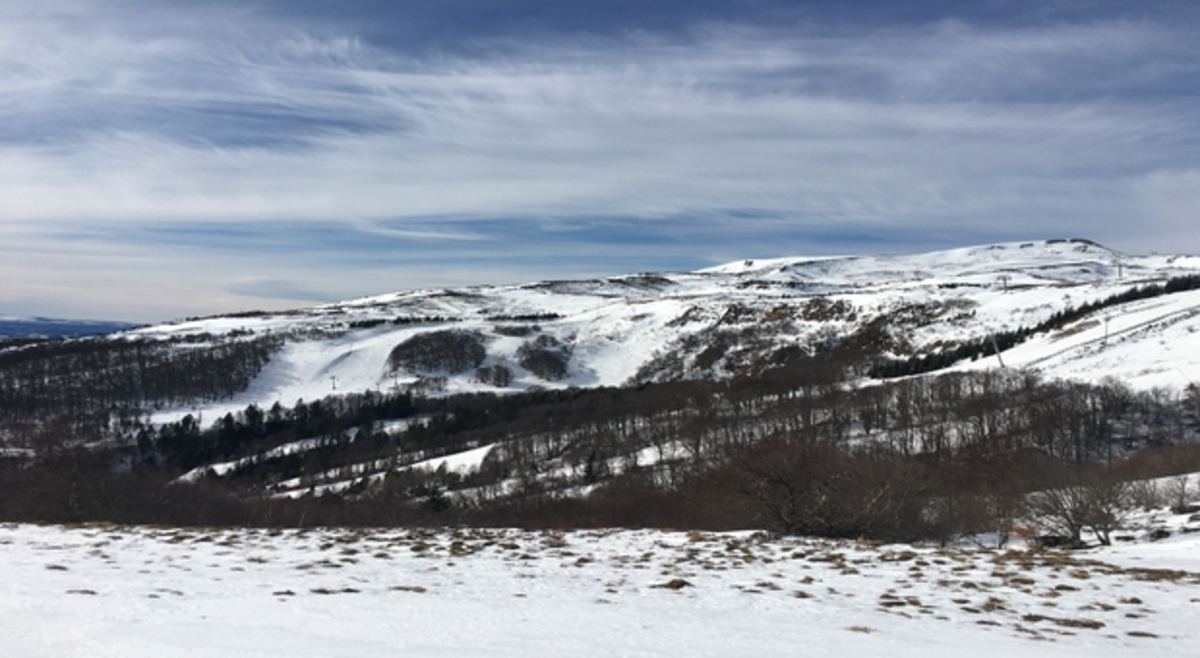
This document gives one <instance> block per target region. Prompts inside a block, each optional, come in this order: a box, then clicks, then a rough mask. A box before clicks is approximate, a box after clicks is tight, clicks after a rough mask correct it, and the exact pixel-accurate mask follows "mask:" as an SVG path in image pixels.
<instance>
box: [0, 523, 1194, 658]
mask: <svg viewBox="0 0 1200 658" xmlns="http://www.w3.org/2000/svg"><path fill="white" fill-rule="evenodd" d="M1195 537H1196V535H1194V534H1192V535H1183V536H1180V537H1178V538H1176V539H1172V540H1168V541H1164V542H1160V543H1156V544H1144V543H1134V544H1129V545H1125V546H1120V547H1114V548H1112V549H1106V550H1089V551H1084V552H1081V553H1071V554H1058V553H1030V552H1026V551H1023V550H1014V551H1010V552H1004V551H995V550H987V549H979V548H950V549H940V548H936V547H911V546H901V545H890V546H877V545H871V544H866V543H858V542H848V541H830V540H819V539H808V538H793V537H784V538H771V537H767V536H765V535H762V534H752V533H745V532H743V533H719V534H718V533H696V532H693V533H682V532H659V531H633V530H625V531H578V532H569V533H565V534H557V533H538V532H522V531H517V530H482V529H457V530H424V529H412V530H402V529H392V530H384V529H379V530H361V531H360V530H350V529H320V530H309V531H267V530H257V529H173V528H151V527H116V526H102V525H95V526H84V527H61V526H32V525H4V526H0V555H2V556H3V559H2V560H0V583H3V585H2V587H3V590H4V596H3V597H0V632H2V633H3V637H4V652H5V654H6V655H13V656H23V657H37V656H67V655H87V656H125V657H131V658H137V657H139V656H153V657H156V658H157V657H164V656H165V657H170V656H197V655H202V656H206V655H238V656H286V657H288V658H301V657H303V656H356V657H359V656H383V655H388V656H393V655H419V656H478V655H489V656H493V655H498V656H505V655H511V656H522V657H526V656H529V657H537V656H562V655H573V656H614V655H618V656H622V655H623V656H680V655H689V656H730V655H761V656H832V655H887V656H898V657H901V658H904V657H907V656H913V657H918V656H919V657H929V656H963V655H971V656H983V657H989V656H1003V657H1005V658H1007V657H1009V656H1012V655H1022V656H1031V657H1033V658H1037V657H1039V656H1081V657H1082V656H1087V657H1088V658H1094V657H1095V656H1144V655H1147V652H1152V653H1153V654H1156V655H1173V656H1180V655H1192V654H1194V650H1195V644H1196V641H1197V639H1198V638H1200V602H1198V601H1197V598H1196V593H1195V592H1196V586H1197V584H1200V575H1198V574H1197V572H1196V569H1197V568H1198V567H1200V561H1198V560H1197V555H1198V552H1197V548H1198V545H1197V540H1196V539H1195ZM1155 570H1183V571H1187V572H1188V573H1186V574H1179V573H1172V572H1167V571H1155ZM673 581H676V584H677V585H678V584H679V582H678V581H683V583H686V584H684V585H682V586H680V587H679V588H678V589H673V588H672V587H671V584H672V582H673Z"/></svg>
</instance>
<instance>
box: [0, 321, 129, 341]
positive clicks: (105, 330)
mask: <svg viewBox="0 0 1200 658" xmlns="http://www.w3.org/2000/svg"><path fill="white" fill-rule="evenodd" d="M133 326H134V325H132V324H130V323H128V322H104V321H99V320H58V319H54V318H10V317H0V340H12V339H15V338H78V337H82V336H95V335H98V334H110V333H113V332H115V331H123V330H125V329H129V328H131V327H133Z"/></svg>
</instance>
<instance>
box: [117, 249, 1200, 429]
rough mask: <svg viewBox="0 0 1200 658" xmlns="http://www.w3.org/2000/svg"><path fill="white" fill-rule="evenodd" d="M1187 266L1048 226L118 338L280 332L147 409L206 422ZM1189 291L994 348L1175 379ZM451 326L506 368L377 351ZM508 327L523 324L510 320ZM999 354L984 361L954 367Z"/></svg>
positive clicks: (591, 364) (1190, 332) (1019, 318)
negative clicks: (218, 380) (222, 396)
mask: <svg viewBox="0 0 1200 658" xmlns="http://www.w3.org/2000/svg"><path fill="white" fill-rule="evenodd" d="M1197 274H1200V258H1197V257H1194V256H1162V255H1153V256H1128V255H1122V254H1118V253H1116V252H1113V251H1111V250H1109V249H1106V248H1104V247H1102V246H1100V245H1097V244H1095V243H1092V242H1089V241H1085V240H1049V241H1038V242H1024V243H1007V244H997V245H984V246H979V247H969V248H961V249H953V250H947V251H939V252H931V253H925V254H912V255H901V256H847V257H821V258H804V257H795V258H777V259H770V260H757V261H755V260H747V261H739V262H735V263H729V264H725V265H721V266H717V267H713V268H708V269H704V270H699V271H695V272H682V273H670V272H667V273H643V274H634V275H628V276H617V277H609V278H605V279H594V280H582V281H546V282H537V283H530V284H523V285H509V286H479V287H470V288H457V289H445V290H414V291H406V292H396V293H389V294H386V295H380V296H375V297H367V298H362V299H355V300H349V301H346V302H341V303H337V304H327V305H323V306H317V307H313V308H308V309H300V310H297V311H293V312H286V313H270V314H265V313H264V314H247V315H241V316H224V317H215V318H205V319H197V320H190V321H185V322H178V323H171V324H165V325H158V326H152V327H143V328H139V329H136V330H132V331H129V332H125V333H124V334H120V335H123V336H125V337H128V338H129V339H145V338H151V339H169V338H171V337H179V336H188V335H190V336H197V335H202V334H209V335H212V336H214V337H215V338H214V340H217V339H222V337H227V338H226V339H228V337H231V336H237V335H263V334H266V333H275V334H278V335H281V336H284V337H285V339H286V342H285V345H284V347H283V348H282V349H281V350H280V351H279V352H278V353H277V354H276V355H275V356H274V357H273V358H272V359H271V361H270V363H269V364H268V365H267V366H266V368H265V369H264V370H263V371H262V373H261V374H260V375H259V376H258V377H257V379H256V380H255V381H254V382H253V383H252V384H251V386H250V387H249V389H248V390H246V391H244V392H243V393H241V394H239V395H238V396H236V397H235V398H233V399H231V400H226V401H223V402H218V403H215V404H206V405H197V406H191V407H187V408H179V409H167V410H162V411H161V413H159V414H158V415H156V416H155V420H156V421H160V422H162V421H172V420H177V419H179V418H181V417H182V416H184V415H186V414H189V413H190V414H192V415H200V416H201V417H202V418H203V420H204V421H205V422H206V423H211V422H213V421H215V420H216V419H217V418H219V417H220V416H222V415H224V414H226V413H229V412H232V411H237V410H239V409H244V408H245V407H246V406H247V405H249V404H257V405H259V406H260V407H269V406H270V405H272V404H274V403H276V402H279V403H281V404H283V405H285V406H290V405H293V404H295V402H296V401H297V400H300V399H303V400H313V399H318V398H321V397H324V396H326V395H330V394H337V393H339V392H345V391H360V392H361V391H365V390H378V391H384V390H391V389H403V388H405V387H411V386H414V385H420V384H421V382H422V381H425V382H428V381H431V380H430V379H429V378H430V377H434V378H437V379H438V381H439V388H438V389H437V390H435V391H434V392H435V393H445V394H451V393H456V392H469V391H501V390H524V389H528V388H530V387H534V386H539V387H550V388H554V387H569V386H580V387H589V386H619V385H622V384H626V383H629V382H631V381H633V380H635V379H638V378H642V379H646V378H649V379H654V378H656V377H665V378H671V377H722V376H729V375H731V374H732V373H735V372H738V371H739V368H742V367H744V363H746V362H752V361H753V360H754V359H755V358H756V356H755V355H757V356H758V357H767V356H769V355H770V353H771V352H772V351H774V350H777V349H779V348H782V347H788V346H798V347H800V348H801V349H805V350H812V349H816V348H817V346H819V345H822V344H828V343H829V342H830V341H836V340H839V339H840V338H843V337H846V336H849V335H852V334H854V333H855V332H857V331H860V330H862V329H863V328H864V327H867V326H882V327H884V328H885V329H886V331H888V332H889V334H890V336H891V339H892V340H893V341H894V342H895V344H896V345H897V347H896V348H895V349H896V350H897V352H896V354H895V355H896V356H899V357H903V356H906V355H909V354H920V353H930V352H934V351H937V350H938V349H941V347H942V346H946V345H954V344H957V343H959V342H963V341H970V340H978V339H980V338H983V337H985V336H987V335H989V334H991V333H993V332H998V331H1012V330H1015V329H1017V328H1020V327H1032V326H1035V325H1037V324H1038V323H1040V322H1043V321H1045V320H1046V319H1048V318H1050V317H1051V316H1052V315H1054V314H1055V313H1057V312H1059V311H1062V310H1064V309H1067V308H1072V307H1079V306H1081V305H1083V304H1088V303H1091V302H1095V301H1098V300H1103V299H1106V298H1108V297H1111V296H1112V295H1115V294H1117V293H1120V292H1124V291H1127V290H1129V289H1131V288H1134V287H1137V286H1143V285H1149V284H1161V283H1163V282H1164V281H1166V280H1167V279H1169V278H1171V277H1179V276H1194V275H1197ZM1198 303H1200V294H1198V293H1196V292H1187V293H1178V294H1173V295H1168V296H1163V297H1159V298H1155V299H1149V300H1143V301H1140V302H1135V303H1129V304H1123V305H1121V306H1116V307H1111V308H1107V309H1104V310H1103V311H1101V312H1100V313H1099V314H1098V315H1097V316H1096V317H1088V318H1084V319H1082V320H1081V321H1080V322H1078V323H1076V324H1075V325H1074V326H1072V327H1069V328H1066V329H1064V330H1061V331H1057V332H1054V333H1053V334H1052V335H1041V336H1037V337H1035V338H1034V339H1032V340H1030V341H1028V342H1026V343H1025V344H1022V345H1020V346H1018V347H1017V348H1016V349H1014V350H1011V353H1006V354H1004V355H1003V359H1004V363H1005V365H1007V366H1009V367H1026V368H1033V369H1037V370H1038V371H1040V372H1042V373H1043V374H1045V375H1046V376H1047V377H1049V378H1060V377H1061V378H1072V379H1079V380H1085V381H1098V380H1100V379H1103V378H1105V377H1117V378H1118V379H1121V380H1123V381H1125V382H1126V383H1127V384H1129V385H1130V386H1132V387H1134V388H1135V389H1142V390H1144V389H1148V388H1153V387H1168V388H1170V389H1176V390H1178V389H1181V388H1182V387H1184V386H1186V385H1187V384H1188V383H1189V381H1195V380H1197V379H1200V318H1198V317H1197V314H1196V313H1195V312H1194V309H1196V307H1197V304H1198ZM872 323H874V325H872ZM446 329H454V330H463V331H472V332H478V334H479V335H481V336H482V337H483V340H484V341H485V343H486V350H487V357H486V359H485V361H484V362H483V363H482V364H481V365H483V366H496V365H503V366H505V367H508V368H509V369H510V370H511V371H512V372H513V374H514V378H513V381H512V383H511V384H510V385H509V386H508V387H506V389H498V388H496V387H494V386H492V385H489V384H484V383H482V382H480V381H478V380H477V378H476V376H475V373H474V371H468V372H463V373H436V372H435V373H421V372H405V371H392V370H391V369H390V367H389V364H388V355H389V354H390V353H391V351H392V349H393V348H395V346H397V345H399V344H400V343H402V342H404V341H405V340H408V339H410V338H412V337H413V336H416V335H418V334H421V333H426V332H430V331H438V330H446ZM514 330H516V332H517V333H519V332H520V331H524V332H526V335H524V336H520V335H513V334H514ZM1105 332H1107V338H1105V335H1106V334H1105ZM537 336H547V337H550V338H553V339H555V340H557V341H559V342H560V343H562V344H563V345H566V346H568V347H569V348H570V350H571V357H570V362H569V369H568V372H567V374H566V376H565V377H563V378H562V379H560V380H555V381H546V380H544V379H541V378H539V377H537V376H535V375H534V374H533V373H531V372H529V371H527V370H525V369H524V368H522V367H521V365H520V355H519V350H520V348H521V346H522V345H523V344H524V343H525V342H526V341H528V340H530V339H532V338H533V337H537ZM764 336H765V337H766V338H765V339H764ZM715 340H723V341H724V342H725V344H726V345H727V347H728V352H727V354H726V355H725V356H721V357H720V358H718V359H717V360H716V361H715V362H714V363H711V364H709V363H705V362H702V361H701V360H699V359H698V357H699V355H700V353H701V352H702V351H703V350H704V348H705V347H707V346H708V345H710V344H712V343H713V341H715ZM755 341H757V342H755ZM739 359H740V361H739ZM663 364H667V365H663ZM672 364H673V365H672ZM997 365H999V363H998V361H997V360H996V359H994V358H989V359H982V360H980V361H978V362H976V363H965V364H960V365H959V366H958V367H959V368H964V369H969V368H982V367H996V366H997ZM655 368H658V370H655ZM671 368H674V370H671ZM441 377H445V380H444V382H442V381H441V379H440V378H441Z"/></svg>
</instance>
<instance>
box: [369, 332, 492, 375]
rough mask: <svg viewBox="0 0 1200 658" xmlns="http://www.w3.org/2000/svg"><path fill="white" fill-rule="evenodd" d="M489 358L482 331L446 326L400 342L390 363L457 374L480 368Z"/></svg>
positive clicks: (395, 367) (413, 369)
mask: <svg viewBox="0 0 1200 658" xmlns="http://www.w3.org/2000/svg"><path fill="white" fill-rule="evenodd" d="M486 357H487V349H486V348H484V346H483V335H482V334H480V333H478V332H475V331H463V330H461V329H445V330H442V331H431V332H428V333H423V334H417V335H416V336H413V337H412V338H409V339H408V340H406V341H404V342H403V343H400V344H399V345H397V346H396V347H395V348H394V349H393V350H392V353H391V355H390V356H389V357H388V362H389V364H390V365H391V368H392V369H393V370H400V369H404V370H410V371H413V372H447V373H450V374H455V373H460V372H466V371H468V370H470V369H472V368H477V367H479V364H481V363H483V360H484V358H486Z"/></svg>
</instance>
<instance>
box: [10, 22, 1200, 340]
mask: <svg viewBox="0 0 1200 658" xmlns="http://www.w3.org/2000/svg"><path fill="white" fill-rule="evenodd" d="M904 4H905V3H895V2H846V1H841V2H834V1H832V0H828V1H819V2H802V1H799V2H771V1H769V0H744V1H741V2H715V1H703V0H701V1H694V2H683V1H670V0H657V1H656V0H642V1H633V0H628V1H626V0H610V1H606V2H592V1H583V0H575V1H572V2H561V1H559V0H510V1H506V2H494V1H493V0H449V1H448V0H442V1H441V2H415V1H413V2H401V1H396V2H388V1H383V0H376V1H367V0H360V1H354V0H342V1H339V2H318V1H315V0H306V1H288V2H284V1H278V2H265V1H264V2H253V1H239V2H206V3H194V2H182V1H179V2H174V1H168V0H163V1H159V2H140V1H134V0H64V1H61V2H49V3H47V2H45V0H41V1H39V2H34V1H26V0H6V2H5V3H3V5H0V195H2V196H0V198H3V199H4V200H5V202H4V203H3V204H0V315H42V316H59V317H64V316H65V317H91V318H100V319H126V320H133V321H156V320H165V319H171V318H176V317H182V316H190V315H201V314H210V313H219V312H224V311H238V310H248V309H260V308H261V309H275V308H287V307H295V306H299V305H304V304H309V303H313V302H319V301H333V300H336V299H343V298H350V297H356V296H362V295H368V294H375V293H383V292H389V291H394V290H399V289H407V288H414V287H426V286H442V285H466V284H475V283H504V282H519V281H527V280H535V279H541V278H567V277H584V276H594V275H600V274H608V273H622V272H631V271H646V270H668V269H670V270H680V269H693V268H699V267H704V266H708V265H711V264H714V263H718V262H724V261H729V260H737V259H742V258H761V257H770V256H782V255H801V254H830V253H897V252H911V251H920V250H925V249H933V248H942V247H952V246H960V245H966V244H976V243H984V242H994V241H1010V240H1026V239H1036V238H1049V237H1087V238H1091V239H1094V240H1097V241H1100V242H1102V243H1104V244H1107V245H1108V246H1110V247H1113V248H1115V249H1118V250H1122V251H1126V252H1130V253H1147V252H1150V251H1159V252H1186V253H1196V252H1200V229H1198V228H1197V225H1198V222H1197V221H1196V220H1197V212H1198V211H1197V209H1198V208H1200V48H1197V47H1196V46H1195V42H1196V38H1197V37H1196V35H1197V34H1200V3H1192V2H1157V3H1156V2H1136V3H1134V2H1083V1H1070V2H1059V3H1055V2H1019V1H1011V0H1005V1H1004V2H999V1H996V2H987V1H976V2H949V1H941V2H939V1H929V2H922V3H912V4H911V6H904Z"/></svg>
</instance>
